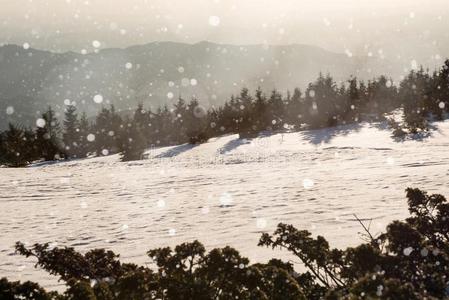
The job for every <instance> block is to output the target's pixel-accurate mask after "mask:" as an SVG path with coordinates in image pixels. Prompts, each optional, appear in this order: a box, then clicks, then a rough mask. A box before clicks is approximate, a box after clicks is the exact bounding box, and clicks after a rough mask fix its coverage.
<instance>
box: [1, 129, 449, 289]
mask: <svg viewBox="0 0 449 300" xmlns="http://www.w3.org/2000/svg"><path fill="white" fill-rule="evenodd" d="M436 125H437V131H435V132H434V133H433V136H431V137H429V138H427V139H424V140H421V141H406V142H395V141H393V140H392V138H391V131H389V130H386V129H385V127H384V125H382V124H361V125H351V126H341V127H336V128H332V129H326V130H314V131H303V132H298V133H288V134H275V135H267V136H263V137H259V138H256V139H253V140H239V139H238V136H236V135H231V136H225V137H221V138H216V139H212V140H210V141H209V142H208V143H206V144H202V145H198V146H192V145H180V146H174V147H165V148H158V149H151V150H149V151H147V155H148V159H146V160H143V161H136V162H128V163H122V162H119V156H118V155H114V156H108V157H98V158H91V159H84V160H75V161H69V162H61V163H56V164H41V165H36V166H34V167H30V168H26V169H6V168H5V169H0V190H1V193H0V204H1V218H0V274H1V275H2V276H7V277H8V278H10V279H20V280H27V279H31V280H37V281H39V282H40V283H41V284H43V285H44V286H46V287H54V288H58V286H57V283H56V280H55V279H54V278H52V277H50V276H48V275H46V274H45V273H44V272H42V271H39V270H36V269H34V266H33V263H34V262H33V261H32V260H31V259H25V258H24V257H20V256H17V255H14V248H13V246H14V243H15V242H16V241H23V242H27V243H28V244H31V243H35V242H50V243H53V245H55V246H56V245H58V246H63V245H67V246H74V247H76V249H78V250H81V251H83V252H84V251H86V250H89V249H93V248H100V247H105V248H108V249H112V250H114V251H116V252H118V253H120V254H121V257H122V259H123V260H124V261H133V262H137V263H141V264H144V263H150V262H151V261H150V259H149V258H148V257H146V256H145V252H146V251H147V250H148V249H151V248H156V247H162V246H167V245H168V246H174V245H176V244H179V243H182V242H186V241H191V240H194V239H198V240H200V241H201V242H203V243H204V244H205V245H206V247H207V248H208V249H212V248H213V247H223V246H225V245H231V246H234V247H236V248H237V249H238V250H240V251H241V252H242V254H243V255H245V256H248V257H249V258H250V259H251V260H252V261H253V262H255V261H267V260H268V259H269V258H271V257H280V258H285V259H289V258H291V257H290V256H288V254H287V253H286V252H285V251H283V252H278V251H273V250H270V249H266V248H260V247H257V242H258V239H259V237H260V234H261V232H264V231H267V232H272V231H273V229H274V228H275V226H276V225H277V224H278V223H279V222H286V223H290V224H293V225H295V226H296V227H298V228H301V229H308V230H310V231H311V232H312V233H313V234H320V235H324V236H325V237H326V238H327V239H328V240H329V241H330V242H331V245H332V246H336V247H346V246H350V245H356V244H358V243H360V242H361V238H360V236H359V235H358V233H359V232H360V231H361V226H360V225H359V224H358V223H357V221H356V220H355V218H354V216H353V214H356V215H357V216H358V217H359V218H361V219H370V218H372V219H373V222H372V224H371V229H372V231H373V233H377V232H379V231H380V230H382V229H383V228H384V227H385V225H387V224H388V222H390V221H391V220H393V219H402V218H404V217H405V216H406V215H407V209H406V201H405V193H404V189H405V188H406V187H418V188H422V189H424V190H427V191H429V192H437V193H442V194H445V195H449V185H448V184H447V178H448V175H449V152H448V146H449V122H442V123H437V124H436ZM59 288H60V287H59Z"/></svg>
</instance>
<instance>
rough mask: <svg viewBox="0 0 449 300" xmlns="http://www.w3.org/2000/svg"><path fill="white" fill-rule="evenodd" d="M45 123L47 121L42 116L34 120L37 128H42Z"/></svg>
mask: <svg viewBox="0 0 449 300" xmlns="http://www.w3.org/2000/svg"><path fill="white" fill-rule="evenodd" d="M46 123H47V122H46V121H45V120H44V119H42V118H39V119H37V120H36V126H37V127H39V128H44V127H45V124H46Z"/></svg>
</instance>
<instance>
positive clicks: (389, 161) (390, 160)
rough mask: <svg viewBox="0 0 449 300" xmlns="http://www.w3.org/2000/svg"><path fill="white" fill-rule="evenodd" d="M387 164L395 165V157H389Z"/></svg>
mask: <svg viewBox="0 0 449 300" xmlns="http://www.w3.org/2000/svg"><path fill="white" fill-rule="evenodd" d="M387 164H388V165H390V166H391V165H394V158H393V157H388V158H387Z"/></svg>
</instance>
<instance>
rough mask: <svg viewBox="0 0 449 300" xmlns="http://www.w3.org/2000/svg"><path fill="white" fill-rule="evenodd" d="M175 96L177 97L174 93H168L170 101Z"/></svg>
mask: <svg viewBox="0 0 449 300" xmlns="http://www.w3.org/2000/svg"><path fill="white" fill-rule="evenodd" d="M174 96H175V95H173V93H172V92H168V93H167V98H168V99H173V97H174Z"/></svg>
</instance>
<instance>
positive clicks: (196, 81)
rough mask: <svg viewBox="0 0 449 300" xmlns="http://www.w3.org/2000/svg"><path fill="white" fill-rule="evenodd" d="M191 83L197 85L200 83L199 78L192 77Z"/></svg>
mask: <svg viewBox="0 0 449 300" xmlns="http://www.w3.org/2000/svg"><path fill="white" fill-rule="evenodd" d="M190 84H191V85H192V86H195V85H197V84H198V80H196V79H195V78H192V79H190Z"/></svg>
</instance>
